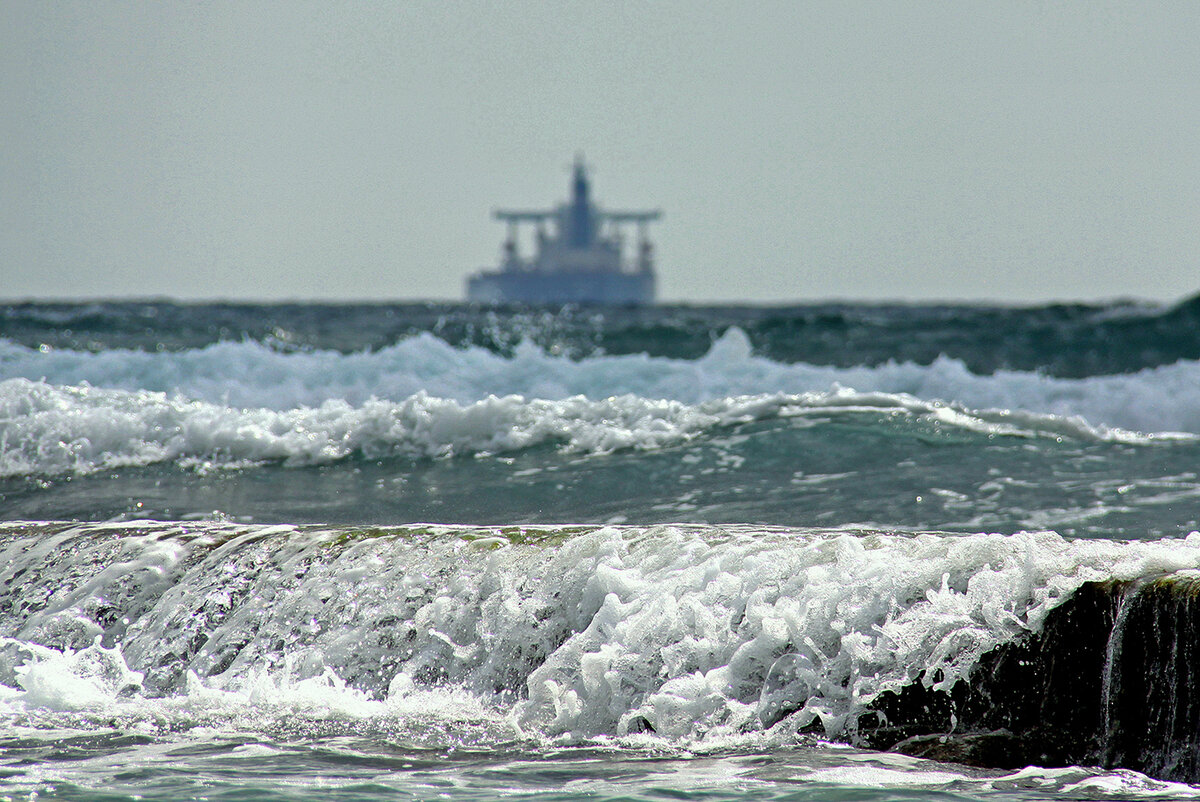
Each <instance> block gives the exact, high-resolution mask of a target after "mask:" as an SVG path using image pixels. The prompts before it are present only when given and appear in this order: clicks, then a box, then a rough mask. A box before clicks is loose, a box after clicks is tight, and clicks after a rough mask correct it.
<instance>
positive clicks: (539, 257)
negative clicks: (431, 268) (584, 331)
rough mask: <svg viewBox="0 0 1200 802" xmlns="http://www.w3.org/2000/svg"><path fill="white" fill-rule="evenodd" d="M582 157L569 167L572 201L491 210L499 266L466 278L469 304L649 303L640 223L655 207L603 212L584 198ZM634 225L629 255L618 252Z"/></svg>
mask: <svg viewBox="0 0 1200 802" xmlns="http://www.w3.org/2000/svg"><path fill="white" fill-rule="evenodd" d="M590 194H591V186H590V182H589V181H588V177H587V170H586V168H585V167H584V163H583V159H582V158H580V157H578V156H577V157H576V159H575V165H574V168H573V170H572V179H571V199H570V200H569V201H567V202H566V203H563V204H561V205H559V206H558V207H557V208H554V209H550V210H546V211H528V210H517V211H513V210H497V211H495V212H494V213H493V216H494V217H495V218H496V219H497V220H499V221H501V222H503V223H506V224H507V225H508V236H507V238H506V239H505V241H504V249H503V256H502V259H501V262H500V266H499V268H497V269H495V270H481V271H479V272H478V273H475V274H474V275H472V276H471V277H470V278H468V279H467V300H468V301H472V302H475V303H486V304H501V303H529V304H564V303H581V304H649V303H653V302H654V290H655V276H654V249H653V246H652V245H651V243H650V240H649V238H648V237H647V227H648V225H649V224H650V223H651V222H654V221H655V220H658V219H659V218H660V217H661V216H662V212H660V211H658V210H654V211H642V212H632V211H618V212H609V211H603V210H601V209H600V208H599V207H597V206H596V205H595V204H594V203H592V201H591V197H590ZM522 224H527V225H532V226H533V227H534V253H533V255H532V256H531V257H529V258H526V257H524V256H522V255H521V253H520V248H519V245H518V233H519V232H518V228H519V226H521V225H522ZM628 226H635V227H636V229H637V240H636V244H635V246H634V248H633V253H632V254H630V255H627V254H626V253H625V250H626V248H625V240H626V237H625V235H626V227H628Z"/></svg>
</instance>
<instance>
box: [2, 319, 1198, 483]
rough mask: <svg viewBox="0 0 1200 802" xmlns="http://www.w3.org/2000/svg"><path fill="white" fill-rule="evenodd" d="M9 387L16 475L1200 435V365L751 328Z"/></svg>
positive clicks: (21, 359)
mask: <svg viewBox="0 0 1200 802" xmlns="http://www.w3.org/2000/svg"><path fill="white" fill-rule="evenodd" d="M0 376H3V377H4V378H5V380H3V381H0V475H2V476H21V475H34V474H57V473H64V472H75V473H89V472H93V471H96V470H103V469H106V468H113V467H120V466H132V465H147V464H152V463H157V462H178V463H181V464H184V465H189V466H199V467H201V468H207V467H229V466H241V465H248V464H253V463H257V462H263V461H275V462H283V463H285V464H288V465H310V464H320V463H327V462H331V461H336V460H341V459H345V458H347V457H352V456H360V457H364V458H381V457H389V456H416V457H444V456H453V455H462V454H489V453H498V452H511V451H515V450H520V449H525V448H531V447H536V446H540V445H549V446H553V447H559V448H563V449H566V450H569V451H575V452H580V453H605V452H610V451H614V450H619V449H630V448H633V449H656V448H662V447H667V446H671V445H674V444H678V443H681V442H685V441H687V440H690V439H692V438H695V437H699V436H703V435H704V434H705V433H706V432H711V431H713V430H714V429H717V428H720V427H724V426H729V425H732V424H737V423H742V422H746V421H755V420H765V419H773V418H781V417H794V416H802V415H810V416H820V415H838V414H844V413H847V412H854V411H864V410H865V411H869V412H873V413H877V414H879V415H884V416H896V415H899V416H901V417H906V418H932V419H934V420H936V421H937V422H939V424H941V425H945V426H951V427H961V428H963V429H965V430H969V431H973V432H978V433H981V434H986V435H997V434H1000V435H1006V434H1019V435H1020V434H1025V435H1050V436H1057V437H1068V438H1082V439H1102V440H1118V441H1122V442H1131V443H1132V442H1150V441H1152V440H1156V439H1163V438H1164V437H1166V436H1168V433H1172V432H1174V433H1200V395H1197V394H1196V393H1195V392H1194V388H1195V387H1196V386H1200V363H1193V362H1180V363H1176V364H1175V365H1171V366H1166V367H1160V368H1154V369H1148V370H1144V371H1141V372H1139V373H1136V374H1128V375H1120V376H1103V377H1092V378H1087V379H1061V378H1052V377H1047V376H1043V375H1039V374H1036V373H1021V372H997V373H995V374H993V375H989V376H981V375H976V374H972V373H970V372H969V371H968V370H967V369H966V368H965V367H964V366H963V364H962V363H961V362H958V361H956V360H952V359H946V358H942V359H939V360H937V361H935V362H934V363H933V364H931V365H916V364H912V363H903V364H896V363H890V364H886V365H882V366H877V367H858V368H845V369H842V368H831V367H818V366H812V365H802V364H801V365H788V364H782V363H777V362H773V361H771V360H768V359H764V358H761V357H756V356H754V355H753V353H752V349H751V346H750V342H749V340H748V339H747V337H746V335H745V334H744V333H742V332H741V331H740V330H738V329H730V330H729V331H728V332H726V334H725V335H724V336H723V337H722V338H720V339H719V340H717V341H716V342H714V343H713V346H712V348H711V349H710V350H709V352H708V353H707V354H706V355H705V356H703V357H702V358H700V359H697V360H680V359H668V358H663V357H649V356H644V355H641V356H612V357H609V356H595V357H589V358H586V359H581V360H572V359H568V358H566V357H562V356H556V355H552V354H548V353H546V352H544V351H542V350H541V349H539V348H537V347H536V346H534V345H532V344H528V343H526V344H524V345H522V346H520V347H518V348H517V350H516V353H515V354H514V355H513V356H512V357H504V356H499V355H496V354H494V353H492V352H489V351H485V350H483V349H478V348H466V349H458V348H452V347H451V346H449V345H447V344H446V343H445V342H443V341H441V340H439V339H437V338H435V337H433V336H431V335H419V336H416V337H413V338H410V339H408V340H405V341H403V342H401V343H399V344H397V345H395V346H392V347H389V348H385V349H382V350H380V351H374V352H359V353H354V354H349V355H343V354H339V353H336V352H308V353H287V354H285V353H278V352H276V351H273V350H271V349H270V348H267V347H265V346H263V345H260V344H257V343H254V342H245V343H218V344H215V345H212V346H208V347H206V348H203V349H199V350H193V351H184V352H175V353H148V352H142V351H108V352H103V353H98V354H91V353H85V352H79V351H56V350H52V349H51V350H49V351H48V352H46V353H43V352H41V351H38V350H34V349H28V348H24V347H21V346H17V345H13V344H11V343H5V344H2V345H0ZM1137 432H1144V433H1150V434H1149V435H1139V434H1136V433H1137Z"/></svg>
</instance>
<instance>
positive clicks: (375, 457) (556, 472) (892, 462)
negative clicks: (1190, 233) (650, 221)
mask: <svg viewBox="0 0 1200 802" xmlns="http://www.w3.org/2000/svg"><path fill="white" fill-rule="evenodd" d="M1198 359H1200V314H1197V310H1196V307H1195V304H1194V303H1192V304H1184V305H1180V306H1177V307H1162V308H1160V307H1151V306H1138V305H1131V304H1118V305H1112V306H1052V307H1041V308H1031V309H1003V308H983V307H952V306H938V307H903V306H893V307H876V306H854V305H826V306H810V307H797V308H789V309H754V308H727V307H722V308H666V309H644V310H608V311H601V310H589V309H566V310H561V311H553V312H543V311H539V310H532V311H531V310H490V311H489V310H482V309H475V308H471V307H462V306H428V305H423V306H387V305H376V306H307V305H296V306H265V307H264V306H231V305H198V306H175V305H170V304H104V303H96V304H78V305H50V304H24V305H11V306H8V307H5V308H4V309H2V310H0V586H2V587H3V591H2V592H0V721H2V722H3V724H2V725H0V796H8V797H10V798H14V799H17V798H20V799H30V798H34V797H35V796H36V798H43V799H44V798H65V799H132V798H140V799H192V798H195V799H201V798H203V799H276V798H280V799H292V798H311V797H312V796H314V795H315V794H318V793H319V794H321V795H323V796H326V797H331V798H339V799H359V798H362V799H378V798H392V797H394V798H401V799H437V798H451V799H471V798H480V799H483V798H487V799H492V798H498V797H515V798H533V797H535V796H536V797H538V798H543V799H544V798H550V799H770V800H774V799H815V800H825V799H829V800H840V799H880V800H906V799H1014V800H1035V799H1036V800H1042V799H1094V798H1110V799H1130V798H1168V799H1183V798H1191V797H1193V796H1196V795H1198V794H1200V787H1195V786H1191V785H1187V784H1183V783H1180V782H1166V781H1164V780H1156V779H1152V778H1149V777H1146V776H1144V775H1142V774H1138V773H1137V772H1133V771H1129V770H1127V769H1122V768H1119V767H1109V768H1098V767H1089V766H1086V765H1085V766H1065V767H1062V766H1059V767H1039V766H1033V767H1016V766H1015V767H1010V768H1005V769H980V768H968V767H964V766H960V765H956V764H950V763H936V762H932V761H924V760H919V759H917V758H912V757H908V756H905V755H901V754H896V753H890V752H889V753H883V752H874V751H870V750H864V749H858V748H855V747H853V746H852V745H851V744H854V743H857V742H858V741H857V740H856V734H855V723H854V722H855V721H856V720H857V718H856V717H857V716H858V715H860V714H861V713H862V712H863V711H865V710H867V709H868V708H869V705H870V704H871V701H872V700H873V699H875V698H876V697H877V696H878V694H880V693H882V692H884V691H887V690H894V689H897V688H900V687H903V686H904V685H905V684H906V683H910V682H912V681H914V679H915V678H916V677H917V676H919V675H921V673H922V672H930V671H934V670H937V671H940V672H942V673H941V674H939V675H938V676H940V677H942V678H943V679H944V680H945V681H947V682H949V683H952V682H953V680H954V678H955V677H959V676H964V677H965V676H967V675H968V673H969V671H970V669H971V667H972V666H973V665H974V664H975V662H976V661H977V660H978V659H979V658H980V656H981V655H983V654H984V653H985V652H986V651H987V650H988V649H991V648H993V647H996V646H997V645H1001V644H1005V643H1009V642H1012V641H1014V640H1015V639H1018V638H1021V637H1024V636H1025V634H1026V633H1028V632H1037V631H1038V630H1039V628H1040V626H1041V623H1042V622H1043V621H1044V620H1045V616H1046V615H1047V614H1048V613H1049V612H1050V611H1052V610H1053V609H1054V608H1055V607H1056V605H1057V604H1058V603H1059V602H1060V601H1061V600H1062V599H1064V598H1067V597H1068V596H1069V594H1070V593H1071V592H1072V591H1073V590H1074V589H1075V588H1077V587H1079V586H1080V585H1081V584H1082V583H1085V582H1105V581H1140V580H1141V579H1145V578H1154V577H1161V576H1171V575H1176V574H1178V575H1180V576H1190V574H1189V572H1193V571H1198V570H1200V539H1198V537H1200V536H1197V535H1194V534H1193V533H1194V532H1195V530H1197V528H1200V524H1198V523H1197V522H1198V521H1200V501H1198V499H1200V474H1198V473H1197V470H1196V465H1197V464H1200V436H1198V435H1200V362H1198V361H1197V360H1198ZM1096 693H1097V695H1098V697H1099V695H1100V694H1101V693H1102V689H1099V688H1097V691H1096ZM1185 779H1186V778H1185Z"/></svg>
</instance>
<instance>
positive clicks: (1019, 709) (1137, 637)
mask: <svg viewBox="0 0 1200 802" xmlns="http://www.w3.org/2000/svg"><path fill="white" fill-rule="evenodd" d="M1198 678H1200V580H1196V579H1186V578H1179V577H1172V578H1166V579H1160V580H1155V581H1152V582H1148V583H1142V584H1138V585H1136V586H1135V585H1132V584H1130V583H1112V582H1110V583H1092V584H1086V585H1084V586H1083V587H1081V588H1080V589H1079V590H1078V591H1076V592H1075V593H1074V594H1073V595H1072V597H1071V598H1070V599H1068V600H1067V601H1065V602H1063V604H1061V605H1060V606H1059V607H1057V608H1056V609H1055V610H1054V611H1053V612H1051V614H1050V615H1049V616H1048V617H1047V619H1046V622H1045V625H1044V627H1043V629H1042V631H1041V632H1040V633H1036V634H1031V635H1029V636H1027V637H1025V638H1022V639H1019V640H1018V641H1016V642H1014V643H1009V644H1005V645H1003V646H1000V647H998V648H996V649H994V650H993V651H991V652H989V653H988V654H986V655H985V656H984V657H983V659H982V660H981V661H980V663H979V664H978V665H977V666H976V667H975V669H974V670H973V671H972V672H971V674H970V675H969V677H968V678H967V679H966V680H965V681H960V682H958V683H956V684H955V685H954V686H953V687H952V688H950V689H949V690H935V689H934V688H933V687H932V686H933V685H934V684H935V683H936V682H937V680H938V679H940V677H937V676H933V677H924V678H922V681H921V682H918V683H915V684H913V685H910V686H908V687H906V688H904V689H903V690H901V691H900V692H899V693H890V692H889V693H885V694H883V695H881V696H880V697H879V698H878V699H876V700H875V702H874V703H873V705H872V709H871V711H870V712H868V713H867V714H865V715H863V716H861V717H860V718H859V720H858V722H857V724H858V729H857V733H856V734H855V736H854V737H853V738H852V740H853V741H854V742H855V743H857V744H859V745H862V746H867V747H870V748H874V749H892V750H896V751H900V752H904V753H906V754H911V755H918V756H921V757H929V758H934V759H938V760H948V761H954V762H958V763H966V764H970V765H976V766H988V767H995V768H1014V767H1020V766H1025V765H1029V764H1037V765H1042V766H1067V765H1089V764H1091V765H1095V764H1099V765H1103V766H1107V767H1121V768H1130V769H1135V770H1137V771H1141V772H1144V773H1146V774H1149V775H1151V776H1154V777H1159V778H1162V779H1170V780H1184V781H1193V782H1194V781H1197V780H1200V685H1198V683H1197V680H1198Z"/></svg>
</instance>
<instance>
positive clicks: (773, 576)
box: [0, 523, 1200, 744]
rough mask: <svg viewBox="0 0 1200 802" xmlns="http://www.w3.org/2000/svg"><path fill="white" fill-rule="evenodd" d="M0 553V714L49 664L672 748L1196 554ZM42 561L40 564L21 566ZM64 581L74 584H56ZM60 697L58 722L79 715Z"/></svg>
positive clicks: (1004, 637) (193, 540)
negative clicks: (425, 700) (82, 661)
mask: <svg viewBox="0 0 1200 802" xmlns="http://www.w3.org/2000/svg"><path fill="white" fill-rule="evenodd" d="M0 531H2V532H3V538H4V547H5V552H4V553H5V554H6V555H7V558H6V561H5V563H4V569H3V573H2V574H0V583H3V587H4V588H5V591H6V592H5V596H6V598H8V599H9V600H10V603H9V604H8V605H6V606H5V608H4V610H2V611H0V627H2V633H3V635H4V637H6V638H8V639H10V640H9V641H7V643H10V644H13V643H20V644H28V647H27V648H25V649H16V650H14V649H5V650H3V654H4V655H5V659H6V660H9V661H17V664H16V665H6V666H4V667H3V668H4V670H3V671H0V677H8V678H9V679H8V680H7V682H9V683H11V682H13V679H12V678H13V677H15V678H16V679H15V683H16V684H15V685H10V686H9V687H8V689H7V690H6V691H5V695H6V699H7V701H6V702H5V703H6V704H8V705H9V714H12V713H13V712H14V710H16V709H17V708H14V707H13V705H17V706H18V707H19V708H20V709H25V710H31V709H34V708H37V707H39V705H40V703H39V701H38V700H39V699H40V698H42V697H40V696H38V695H37V693H35V692H34V690H31V689H30V688H29V687H25V685H24V684H23V682H22V678H24V677H28V676H35V675H37V673H38V671H39V669H36V668H35V667H31V665H36V664H39V663H41V662H44V661H46V660H47V659H50V657H52V656H53V655H50V653H49V652H47V651H46V650H52V651H53V652H54V653H59V654H62V655H64V658H63V659H64V660H65V659H67V658H66V657H65V656H66V655H68V654H79V653H82V652H84V651H86V650H88V649H110V650H111V649H115V650H117V651H118V652H119V653H120V655H121V658H122V660H123V661H124V664H125V665H126V667H127V669H128V671H129V672H131V676H132V675H138V682H137V683H126V684H125V685H123V686H122V687H121V688H114V689H113V690H112V691H111V693H110V694H109V697H107V698H105V699H104V700H103V701H104V706H106V709H107V708H108V707H111V706H113V705H116V706H117V707H118V708H121V709H122V710H123V711H124V713H125V714H130V713H133V714H135V711H136V710H137V709H139V707H138V706H139V705H150V706H151V707H154V708H155V709H156V710H158V711H159V712H158V713H157V714H156V715H165V714H164V713H162V711H163V710H164V709H170V708H171V707H172V706H174V707H176V708H178V707H179V705H180V704H182V705H183V707H185V708H191V707H194V704H193V703H192V702H187V701H186V700H187V699H189V698H190V697H194V696H196V695H197V694H199V695H201V696H203V697H204V698H205V699H209V700H211V699H216V698H225V697H222V696H221V694H233V696H231V697H228V698H230V699H239V700H243V701H241V702H239V704H249V705H251V706H253V705H255V704H257V702H256V701H255V700H256V699H260V698H265V697H262V695H261V692H257V691H254V688H263V687H266V686H264V685H263V683H264V682H268V684H270V685H271V687H274V688H276V690H275V691H272V692H271V693H273V694H275V696H273V697H271V698H273V699H276V701H275V702H272V703H271V704H272V705H277V703H278V699H279V698H281V697H280V696H279V694H282V695H283V696H285V697H286V696H287V695H288V694H289V693H291V692H290V691H288V690H287V689H288V688H299V687H301V686H299V685H297V683H308V684H307V685H304V686H303V687H304V688H313V687H316V686H314V685H313V683H317V685H319V686H320V687H322V688H326V689H327V690H325V691H322V692H321V693H322V694H324V695H332V696H339V695H348V696H347V698H348V699H350V697H353V699H361V700H363V703H364V704H365V703H366V702H369V701H373V702H377V703H384V702H387V703H388V704H393V703H394V702H389V701H388V700H391V699H393V697H397V698H400V697H404V696H406V695H409V694H412V693H413V692H416V691H438V692H442V691H446V692H453V693H465V694H468V695H469V696H470V697H471V698H474V699H476V700H478V701H477V702H476V703H475V707H474V708H473V709H475V710H476V711H479V710H486V709H491V710H493V711H497V712H495V713H491V714H489V715H490V716H491V717H493V718H494V717H495V716H496V715H503V716H506V717H509V718H510V719H511V721H513V722H514V724H516V725H517V726H519V727H520V728H521V730H522V731H523V732H525V733H527V734H530V735H533V736H537V737H567V738H569V739H581V738H594V737H598V736H623V735H624V734H626V733H633V732H638V731H648V730H653V731H654V733H656V735H655V737H657V738H659V739H663V740H665V741H666V742H668V743H678V744H687V743H694V744H702V743H705V742H718V741H722V740H723V739H724V740H727V739H730V738H737V737H739V736H740V735H745V734H746V733H753V732H756V731H762V730H766V729H769V728H770V729H772V731H773V732H775V733H776V734H777V735H776V737H781V738H784V739H785V740H786V738H787V737H789V736H788V733H792V736H790V737H794V734H795V733H796V732H797V730H798V729H800V728H804V727H806V726H807V725H809V724H812V723H814V722H816V723H819V724H820V725H821V726H822V728H823V730H824V732H825V733H826V734H827V735H829V736H831V737H839V736H841V735H843V734H845V732H846V727H847V723H848V722H849V721H850V720H852V718H853V717H854V716H855V715H857V714H858V713H860V712H862V711H863V710H864V709H865V706H866V705H868V704H869V703H870V702H871V701H872V700H873V699H875V698H876V697H878V695H879V694H880V693H882V692H884V691H888V690H897V689H899V688H902V687H903V686H905V685H906V684H909V683H912V682H916V681H921V678H922V677H926V678H927V677H931V676H937V677H938V685H939V686H949V685H952V684H953V683H954V682H955V681H956V680H958V679H959V678H961V677H963V676H965V675H966V673H967V672H968V671H969V670H970V669H971V667H972V666H973V665H974V663H975V662H976V661H977V660H978V659H979V657H980V656H981V655H982V654H984V653H985V652H987V651H988V650H989V649H992V648H993V647H995V646H996V645H998V644H1000V643H1004V642H1007V641H1010V640H1012V639H1014V638H1019V637H1021V636H1023V635H1024V634H1025V633H1028V632H1031V631H1036V630H1037V629H1038V628H1039V627H1040V625H1041V622H1042V621H1044V619H1045V616H1046V615H1047V614H1048V612H1049V611H1050V610H1052V609H1053V608H1054V607H1055V606H1056V605H1057V604H1059V603H1060V602H1061V601H1062V600H1063V599H1065V598H1067V597H1068V596H1069V595H1070V594H1071V592H1072V591H1073V590H1074V589H1075V588H1077V587H1079V586H1080V585H1081V584H1082V583H1084V582H1088V581H1099V580H1105V579H1114V578H1115V579H1132V578H1135V577H1139V576H1144V575H1148V574H1152V573H1159V574H1161V573H1164V572H1172V571H1178V570H1183V569H1195V568H1198V567H1200V535H1193V536H1191V537H1189V538H1188V539H1186V540H1172V541H1158V542H1150V543H1117V542H1111V541H1077V542H1072V541H1067V540H1064V539H1063V538H1061V537H1058V536H1056V535H1053V534H1051V533H1029V534H1021V535H1017V536H1010V537H1004V536H998V535H972V536H952V535H934V534H925V535H898V534H886V533H872V532H836V531H830V532H820V531H801V530H784V529H763V528H746V527H682V526H674V527H670V526H668V527H650V528H638V527H622V528H614V527H600V528H596V527H581V528H574V529H571V528H567V529H555V528H546V529H539V530H529V529H508V530H505V529H500V528H455V527H399V528H391V529H383V530H361V529H357V530H356V529H330V528H321V527H306V528H295V527H254V526H238V525H233V524H203V523H195V524H176V525H163V524H152V523H140V524H126V525H123V526H120V527H117V526H114V525H100V526H93V525H74V526H68V525H62V524H57V525H49V524H43V525H37V524H6V525H4V526H3V528H2V530H0ZM39 541H42V542H51V543H53V544H54V547H53V548H43V549H41V550H37V549H31V548H30V547H31V546H35V545H36V544H37V543H38V542H39ZM67 565H73V566H77V568H76V570H75V571H74V572H73V573H69V574H67V575H65V576H63V575H62V574H60V573H58V572H59V571H61V570H62V569H63V568H64V567H65V566H67ZM39 577H40V578H39ZM97 638H100V639H101V640H100V641H97V640H96V639H97ZM102 643H108V644H109V645H107V646H102V645H101V644H102ZM106 654H107V652H106ZM48 655H49V657H48ZM46 670H49V669H46ZM30 672H33V674H30ZM926 681H928V680H926ZM126 685H128V686H130V687H126ZM38 687H42V686H38ZM96 687H100V686H96ZM439 689H441V690H439ZM95 692H96V691H95V689H93V690H92V691H89V693H95ZM31 693H33V694H34V695H32V696H31V695H30V694H31ZM303 693H308V691H304V692H303ZM303 693H302V692H301V691H296V696H295V698H294V700H293V701H294V702H295V705H297V706H298V707H299V708H304V709H306V710H307V712H306V713H305V715H306V716H309V717H314V716H315V717H316V719H321V718H322V716H324V715H325V714H323V713H321V710H322V709H325V708H326V707H328V705H329V704H330V702H328V700H326V701H323V702H321V703H320V704H315V703H314V705H315V706H310V707H308V708H306V707H305V706H306V705H308V704H309V703H308V702H305V701H304V699H305V698H307V697H304V695H303ZM213 694H216V696H214V695H213ZM256 694H257V695H256ZM80 698H81V699H83V701H82V702H79V703H76V704H75V705H74V708H73V709H75V712H76V713H78V708H79V707H80V705H82V706H85V707H86V706H87V704H92V702H87V699H88V698H92V697H89V696H87V695H86V694H85V695H82V696H81V697H80ZM353 699H350V701H349V702H347V704H350V703H353V704H355V705H357V704H359V703H358V702H353ZM153 700H158V701H153ZM171 700H175V701H174V702H172V701H171ZM193 701H194V700H193ZM93 702H95V703H96V704H99V701H96V700H95V699H93ZM163 705H167V707H166V708H164V707H163ZM335 707H336V705H335ZM180 709H182V708H180ZM378 710H379V711H383V710H385V708H378ZM781 711H782V712H781ZM110 712H111V711H110ZM338 715H340V714H338ZM184 718H186V717H184ZM360 719H361V717H360ZM366 720H367V721H369V720H370V715H367V716H366ZM389 720H390V719H389ZM635 721H636V722H639V725H637V726H635V725H634V722H635ZM177 723H179V722H177ZM357 726H368V725H367V724H363V723H362V721H361V720H360V724H359V725H357ZM380 726H387V725H386V724H381V725H380Z"/></svg>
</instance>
